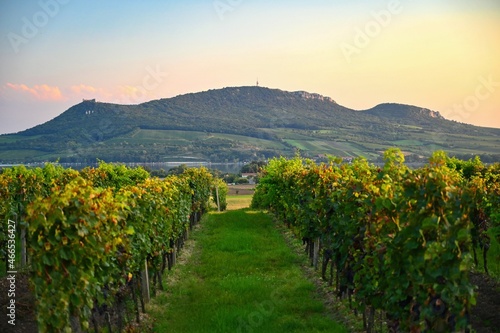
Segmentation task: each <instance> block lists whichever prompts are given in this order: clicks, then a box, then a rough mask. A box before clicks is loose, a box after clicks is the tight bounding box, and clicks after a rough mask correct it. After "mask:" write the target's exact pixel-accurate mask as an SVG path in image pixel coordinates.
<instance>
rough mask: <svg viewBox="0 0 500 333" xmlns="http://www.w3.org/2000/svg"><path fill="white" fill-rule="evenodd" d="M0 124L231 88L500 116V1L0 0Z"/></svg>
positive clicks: (491, 119) (490, 122) (463, 116)
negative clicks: (93, 105)
mask: <svg viewBox="0 0 500 333" xmlns="http://www.w3.org/2000/svg"><path fill="white" fill-rule="evenodd" d="M0 35H1V39H0V59H1V62H0V134H2V133H13V132H17V131H21V130H24V129H27V128H30V127H33V126H35V125H37V124H40V123H43V122H45V121H48V120H50V119H52V118H54V117H56V116H57V115H59V114H61V113H62V112H64V111H65V110H67V109H68V108H70V107H71V106H72V105H74V104H77V103H79V102H81V100H82V99H83V98H96V99H97V100H98V101H102V102H112V103H124V104H137V103H141V102H144V101H148V100H151V99H158V98H165V97H173V96H176V95H179V94H185V93H191V92H198V91H204V90H208V89H217V88H223V87H230V86H249V85H255V84H256V80H257V78H258V80H259V83H260V86H265V87H270V88H278V89H282V90H287V91H296V90H305V91H308V92H314V93H319V94H322V95H325V96H329V97H332V98H333V99H334V100H335V101H337V103H339V104H341V105H343V106H346V107H349V108H353V109H356V110H363V109H368V108H371V107H373V106H375V105H377V104H380V103H385V102H396V103H403V104H412V105H417V106H421V107H425V108H429V109H432V110H435V111H439V112H441V114H442V115H443V116H444V117H446V118H448V119H453V120H457V121H460V122H465V123H470V124H474V125H479V126H488V127H498V128H500V1H498V0H474V1H472V0H420V1H417V0H401V1H393V0H384V1H378V0H370V1H368V0H353V1H340V0H307V1H305V0H286V1H285V0H275V1H264V0H220V1H219V0H188V1H159V0H157V1H154V0H146V1H130V0H106V1H96V0H86V1H83V0H39V1H31V0H27V1H14V0H0Z"/></svg>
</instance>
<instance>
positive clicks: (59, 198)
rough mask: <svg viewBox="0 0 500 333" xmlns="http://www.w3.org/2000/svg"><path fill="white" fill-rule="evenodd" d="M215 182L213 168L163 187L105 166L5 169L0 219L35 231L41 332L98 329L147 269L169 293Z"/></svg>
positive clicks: (140, 173) (32, 253) (32, 247)
mask: <svg viewBox="0 0 500 333" xmlns="http://www.w3.org/2000/svg"><path fill="white" fill-rule="evenodd" d="M213 182H214V179H213V177H212V175H211V174H210V173H209V172H208V171H207V170H206V169H204V168H200V169H187V170H186V171H185V172H184V174H182V175H179V176H169V177H167V178H165V179H163V180H160V179H158V178H150V177H149V174H148V172H146V171H145V170H143V169H142V168H137V169H129V168H126V167H125V166H115V165H110V164H105V163H101V164H100V166H99V168H85V169H83V170H82V171H81V172H78V171H75V170H71V169H63V168H61V167H57V166H54V165H50V164H49V165H46V166H45V167H44V168H34V169H27V168H25V167H23V166H20V167H14V168H9V169H6V170H4V171H3V172H2V174H0V185H1V186H0V188H1V189H0V191H1V192H0V197H1V199H2V200H1V204H0V218H1V221H2V226H3V227H4V226H5V225H6V223H7V221H8V220H9V219H16V220H18V221H21V224H22V225H23V226H24V227H25V228H27V230H28V236H27V238H28V242H27V243H28V252H29V261H30V267H29V269H30V271H31V272H32V278H31V281H32V285H33V287H34V293H35V297H36V299H37V307H36V312H37V319H38V323H39V329H40V331H41V332H56V331H57V332H59V331H71V330H79V329H80V328H83V329H84V330H89V327H90V325H91V322H92V320H91V318H93V313H92V312H93V311H96V310H97V309H98V308H99V307H101V308H102V306H104V305H105V304H108V305H110V304H111V303H113V302H114V301H115V300H116V299H117V297H118V298H119V294H120V293H122V292H123V289H124V288H127V286H132V285H136V284H137V283H140V276H141V272H143V271H144V270H145V265H147V267H148V271H149V274H150V275H151V276H152V277H153V281H155V282H156V283H157V284H159V285H160V287H161V273H162V272H163V270H164V269H165V267H166V266H169V267H170V266H171V265H172V263H173V261H175V251H176V250H178V249H179V248H180V247H181V246H182V242H183V241H184V239H185V237H186V236H187V233H188V231H189V229H190V227H192V226H193V224H194V223H196V222H198V221H199V219H200V218H201V215H202V214H203V213H205V212H206V211H207V209H208V204H209V199H210V193H211V190H212V187H213ZM218 185H219V186H221V184H219V183H218ZM222 192H224V191H223V190H222ZM3 235H4V233H3V232H2V236H3ZM4 238H5V237H3V238H2V239H0V241H5V239H4ZM2 248H4V247H2ZM131 289H132V292H133V293H134V292H135V289H134V288H131ZM134 301H135V302H136V305H137V302H138V301H137V297H136V295H135V294H134ZM141 301H142V298H141ZM137 309H138V306H137ZM143 309H144V308H143ZM137 312H138V311H137ZM137 314H138V313H137Z"/></svg>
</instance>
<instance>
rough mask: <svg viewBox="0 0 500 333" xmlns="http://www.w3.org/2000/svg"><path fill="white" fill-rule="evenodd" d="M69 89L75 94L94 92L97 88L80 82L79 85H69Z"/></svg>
mask: <svg viewBox="0 0 500 333" xmlns="http://www.w3.org/2000/svg"><path fill="white" fill-rule="evenodd" d="M70 89H71V91H72V92H73V93H75V94H77V95H79V94H84V93H95V92H97V88H95V87H92V86H87V85H85V84H80V85H77V86H76V85H75V86H71V88H70Z"/></svg>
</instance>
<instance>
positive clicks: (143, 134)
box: [107, 129, 285, 149]
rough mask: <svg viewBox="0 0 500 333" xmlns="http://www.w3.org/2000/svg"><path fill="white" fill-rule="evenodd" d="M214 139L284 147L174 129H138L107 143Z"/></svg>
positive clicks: (258, 140) (232, 136)
mask: <svg viewBox="0 0 500 333" xmlns="http://www.w3.org/2000/svg"><path fill="white" fill-rule="evenodd" d="M214 139H222V140H228V141H235V142H240V143H243V144H250V145H256V146H259V147H261V148H269V149H284V148H285V147H284V146H283V145H282V144H280V143H278V142H275V141H271V140H264V139H259V138H253V137H247V136H242V135H235V134H222V133H206V132H195V131H175V130H149V129H140V130H137V131H134V132H133V133H131V134H128V135H123V136H119V137H116V138H113V139H111V140H108V141H107V142H108V143H121V142H124V141H127V142H128V143H131V144H133V143H136V144H154V143H157V144H169V145H183V144H184V145H185V144H187V143H189V142H192V141H195V140H200V141H209V140H214Z"/></svg>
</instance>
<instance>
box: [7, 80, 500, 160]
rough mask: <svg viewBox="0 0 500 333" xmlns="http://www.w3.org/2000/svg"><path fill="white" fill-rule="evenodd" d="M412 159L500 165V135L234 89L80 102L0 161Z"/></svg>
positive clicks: (410, 110)
mask: <svg viewBox="0 0 500 333" xmlns="http://www.w3.org/2000/svg"><path fill="white" fill-rule="evenodd" d="M393 146H397V147H400V148H401V149H402V150H403V151H405V153H407V154H408V158H409V159H410V160H412V159H418V158H419V156H429V155H430V154H431V152H432V151H434V150H436V149H443V150H446V151H447V152H449V153H450V154H451V155H459V156H461V157H464V156H467V155H470V154H479V155H481V156H482V157H483V159H484V160H486V161H489V160H498V159H499V158H500V129H493V128H483V127H477V126H472V125H467V124H461V123H457V122H454V121H449V120H446V119H444V118H443V117H442V116H441V115H440V114H439V113H438V112H435V111H431V110H428V109H423V108H420V107H416V106H410V105H402V104H381V105H378V106H376V107H374V108H372V109H369V110H364V111H356V110H352V109H349V108H346V107H344V106H341V105H339V104H337V103H336V102H335V101H334V100H332V99H330V98H328V97H324V96H321V95H318V94H310V93H307V92H286V91H282V90H277V89H269V88H262V87H234V88H224V89H218V90H209V91H205V92H200V93H193V94H186V95H180V96H177V97H173V98H168V99H160V100H154V101H150V102H147V103H143V104H139V105H118V104H109V103H100V102H95V101H83V102H82V103H79V104H77V105H75V106H73V107H71V108H70V109H68V110H67V111H65V112H63V113H62V114H61V115H59V116H58V117H56V118H54V119H52V120H50V121H48V122H46V123H44V124H41V125H38V126H36V127H33V128H31V129H28V130H26V131H23V132H19V133H16V134H8V135H1V136H0V163H15V162H23V163H27V162H36V161H53V160H56V159H59V160H60V161H61V162H91V161H92V162H93V161H95V160H96V158H99V159H102V160H106V161H121V162H132V161H136V162H138V161H149V162H151V161H167V160H172V159H175V160H192V159H197V160H205V161H212V162H220V161H236V160H238V161H242V160H249V159H263V158H268V157H271V156H276V155H287V156H290V155H293V154H294V153H295V151H296V150H297V149H298V150H300V151H301V154H302V155H303V156H309V157H316V156H318V155H324V154H332V155H337V156H344V157H348V156H353V157H354V156H360V155H362V156H366V157H367V158H369V159H372V160H376V159H377V158H379V156H380V153H381V151H383V150H385V149H387V148H388V147H393Z"/></svg>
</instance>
